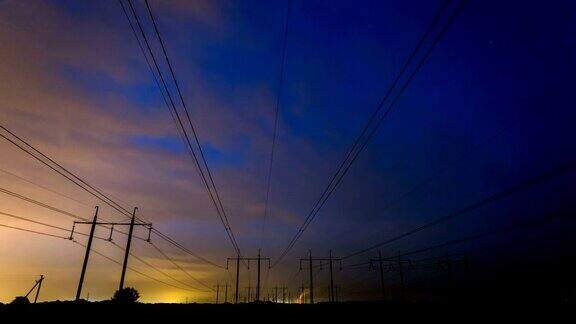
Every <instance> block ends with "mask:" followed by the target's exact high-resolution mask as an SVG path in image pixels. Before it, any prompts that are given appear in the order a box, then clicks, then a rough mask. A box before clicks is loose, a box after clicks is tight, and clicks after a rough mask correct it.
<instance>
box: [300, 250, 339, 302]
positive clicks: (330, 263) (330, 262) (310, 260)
mask: <svg viewBox="0 0 576 324" xmlns="http://www.w3.org/2000/svg"><path fill="white" fill-rule="evenodd" d="M308 252H309V255H308V258H303V259H300V268H302V261H308V268H309V269H310V304H314V284H313V282H314V275H313V272H312V268H313V263H314V261H320V267H321V266H322V262H323V261H328V267H329V269H330V294H329V297H330V298H329V299H330V302H334V267H333V264H334V262H335V261H338V262H340V268H342V259H341V258H334V257H333V256H332V250H330V253H329V255H328V258H327V259H326V258H312V251H311V250H309V251H308Z"/></svg>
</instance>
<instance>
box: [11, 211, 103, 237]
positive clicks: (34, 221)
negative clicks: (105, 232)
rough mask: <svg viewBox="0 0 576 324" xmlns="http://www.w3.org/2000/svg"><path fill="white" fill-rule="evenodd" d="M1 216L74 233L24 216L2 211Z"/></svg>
mask: <svg viewBox="0 0 576 324" xmlns="http://www.w3.org/2000/svg"><path fill="white" fill-rule="evenodd" d="M0 215H4V216H7V217H10V218H14V219H18V220H21V221H25V222H29V223H33V224H37V225H42V226H46V227H50V228H54V229H58V230H61V231H65V232H68V233H72V231H71V230H69V229H67V228H64V227H60V226H56V225H52V224H48V223H44V222H40V221H37V220H33V219H30V218H27V217H24V216H18V215H14V214H10V213H6V212H2V211H0ZM74 233H75V234H79V235H82V236H89V235H88V234H86V233H82V232H74ZM94 238H97V239H99V240H102V241H107V239H106V238H103V237H99V236H94Z"/></svg>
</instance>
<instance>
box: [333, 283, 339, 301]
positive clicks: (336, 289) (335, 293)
mask: <svg viewBox="0 0 576 324" xmlns="http://www.w3.org/2000/svg"><path fill="white" fill-rule="evenodd" d="M334 289H335V291H334V301H335V302H337V303H338V302H339V301H340V300H339V299H338V285H336V287H334Z"/></svg>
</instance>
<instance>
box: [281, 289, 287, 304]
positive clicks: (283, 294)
mask: <svg viewBox="0 0 576 324" xmlns="http://www.w3.org/2000/svg"><path fill="white" fill-rule="evenodd" d="M280 289H282V304H285V303H286V289H287V288H286V286H282V287H281V288H280Z"/></svg>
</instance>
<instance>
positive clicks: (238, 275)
mask: <svg viewBox="0 0 576 324" xmlns="http://www.w3.org/2000/svg"><path fill="white" fill-rule="evenodd" d="M230 260H234V261H236V294H235V297H234V300H235V303H238V291H239V290H238V289H239V288H238V283H239V281H240V260H242V261H248V269H250V261H257V265H258V280H257V285H256V300H257V301H259V300H260V265H261V263H262V261H268V269H270V258H263V257H262V256H261V255H260V249H258V256H257V257H255V258H247V257H241V256H240V250H238V253H237V256H236V257H235V258H228V259H227V260H226V269H228V262H229V261H230Z"/></svg>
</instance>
